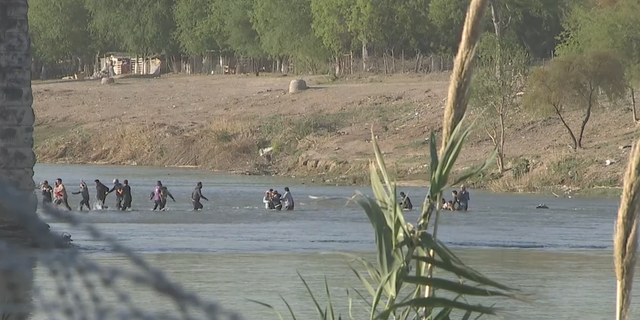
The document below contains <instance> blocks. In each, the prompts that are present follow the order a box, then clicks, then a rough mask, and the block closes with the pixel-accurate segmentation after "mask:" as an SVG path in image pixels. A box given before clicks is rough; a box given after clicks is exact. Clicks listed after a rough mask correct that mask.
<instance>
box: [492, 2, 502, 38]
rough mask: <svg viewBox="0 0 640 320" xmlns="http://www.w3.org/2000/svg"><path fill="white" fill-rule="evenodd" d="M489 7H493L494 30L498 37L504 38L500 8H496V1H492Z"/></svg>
mask: <svg viewBox="0 0 640 320" xmlns="http://www.w3.org/2000/svg"><path fill="white" fill-rule="evenodd" d="M489 7H490V9H491V22H493V31H494V33H495V34H496V38H498V40H500V39H502V21H500V15H499V13H498V9H497V8H496V5H495V1H490V2H489Z"/></svg>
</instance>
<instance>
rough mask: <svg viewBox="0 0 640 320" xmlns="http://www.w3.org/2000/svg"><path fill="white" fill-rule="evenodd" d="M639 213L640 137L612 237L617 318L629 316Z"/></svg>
mask: <svg viewBox="0 0 640 320" xmlns="http://www.w3.org/2000/svg"><path fill="white" fill-rule="evenodd" d="M639 217H640V141H637V142H636V143H635V145H634V146H633V149H632V151H631V156H630V158H629V164H628V165H627V171H626V173H625V176H624V187H623V189H622V199H621V200H620V209H619V210H618V219H617V222H616V232H615V235H614V241H613V253H614V264H615V272H616V320H625V319H627V318H628V313H629V305H630V303H631V290H632V286H633V277H634V269H635V265H636V260H637V251H638V222H639V221H638V220H639Z"/></svg>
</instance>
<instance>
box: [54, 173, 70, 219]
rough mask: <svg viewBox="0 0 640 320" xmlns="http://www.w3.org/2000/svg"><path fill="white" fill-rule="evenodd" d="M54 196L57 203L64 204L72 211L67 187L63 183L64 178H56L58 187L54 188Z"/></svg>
mask: <svg viewBox="0 0 640 320" xmlns="http://www.w3.org/2000/svg"><path fill="white" fill-rule="evenodd" d="M53 196H54V197H55V204H57V205H60V204H64V206H65V207H67V210H69V211H71V207H70V206H69V202H68V201H67V188H65V186H64V184H62V179H60V178H58V179H56V187H55V188H53Z"/></svg>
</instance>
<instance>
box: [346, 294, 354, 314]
mask: <svg viewBox="0 0 640 320" xmlns="http://www.w3.org/2000/svg"><path fill="white" fill-rule="evenodd" d="M347 299H348V300H349V320H355V319H354V318H353V298H351V293H350V292H349V289H347Z"/></svg>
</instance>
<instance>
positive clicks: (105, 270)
mask: <svg viewBox="0 0 640 320" xmlns="http://www.w3.org/2000/svg"><path fill="white" fill-rule="evenodd" d="M0 190H2V192H0V226H1V228H0V320H14V319H30V318H35V319H145V320H146V319H167V320H169V319H189V320H191V319H240V316H239V315H238V314H237V313H235V312H231V311H229V310H225V309H224V308H222V307H221V306H220V305H219V304H217V303H214V302H211V301H207V300H206V299H203V298H202V297H200V296H198V294H196V293H193V292H190V291H188V290H186V289H184V288H183V287H182V286H181V285H180V284H179V283H176V282H173V281H171V280H170V279H168V277H167V276H166V275H165V274H164V273H163V272H162V271H161V270H158V269H156V268H154V267H153V266H152V265H150V264H149V263H148V262H146V261H145V259H143V258H142V257H141V256H140V255H138V254H136V253H134V252H133V251H132V250H130V249H128V248H126V247H125V246H123V245H121V244H119V243H118V241H117V240H116V239H114V238H112V237H110V236H108V235H106V234H104V233H102V232H101V231H100V230H98V228H96V227H95V226H93V225H91V224H87V223H83V222H82V221H81V220H80V219H78V218H77V217H74V216H73V215H72V214H70V213H69V212H64V211H60V210H57V209H55V208H53V207H52V206H42V211H43V213H44V214H46V215H48V216H50V217H51V218H53V219H55V220H56V221H59V222H62V223H64V224H65V225H68V226H69V227H72V228H74V229H76V230H78V229H80V230H83V231H86V232H87V233H88V234H89V235H90V237H91V240H94V241H102V242H104V243H106V244H107V245H108V246H109V248H110V249H111V251H112V252H114V253H115V254H117V255H119V256H120V257H122V258H123V259H124V260H126V261H124V262H123V263H122V264H121V263H117V265H106V264H105V263H100V262H98V261H97V260H96V259H95V258H92V256H91V255H89V254H86V253H83V252H82V250H80V249H79V248H78V247H76V246H75V245H69V244H68V243H67V241H66V240H65V239H64V238H63V237H61V236H60V235H56V234H54V233H52V232H50V231H49V227H48V225H47V224H45V223H44V222H43V221H42V220H41V219H40V218H39V217H38V215H37V214H36V213H35V208H36V207H37V199H36V197H35V195H34V194H29V193H24V192H21V191H18V190H16V189H14V188H13V187H11V186H10V185H9V184H8V183H6V182H5V181H4V180H2V179H0ZM125 262H126V263H125ZM36 271H37V272H36ZM132 288H134V289H135V290H132ZM141 295H146V298H145V299H142V300H141V299H138V298H139V297H140V296H141ZM149 297H151V298H149Z"/></svg>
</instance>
